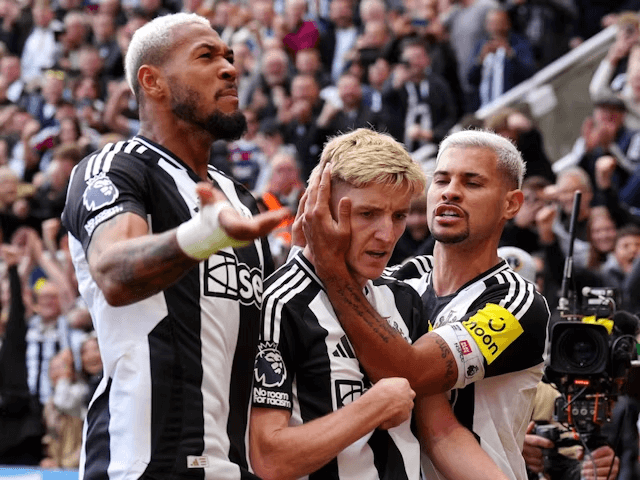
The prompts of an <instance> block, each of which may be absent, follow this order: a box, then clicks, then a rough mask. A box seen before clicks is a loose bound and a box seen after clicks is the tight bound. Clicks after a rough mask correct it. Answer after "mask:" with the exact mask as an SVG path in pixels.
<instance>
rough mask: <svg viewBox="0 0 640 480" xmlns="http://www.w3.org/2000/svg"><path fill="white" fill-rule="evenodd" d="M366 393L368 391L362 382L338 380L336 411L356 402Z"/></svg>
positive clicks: (336, 385) (336, 382)
mask: <svg viewBox="0 0 640 480" xmlns="http://www.w3.org/2000/svg"><path fill="white" fill-rule="evenodd" d="M364 392H366V389H365V388H364V383H362V381H360V380H336V381H335V393H336V409H338V408H342V407H344V406H345V405H349V404H350V403H353V402H355V401H356V400H357V399H358V398H360V397H361V396H362V395H363V394H364Z"/></svg>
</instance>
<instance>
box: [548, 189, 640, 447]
mask: <svg viewBox="0 0 640 480" xmlns="http://www.w3.org/2000/svg"><path fill="white" fill-rule="evenodd" d="M579 205H580V192H576V194H575V198H574V204H573V212H572V216H571V224H570V235H571V243H570V250H569V255H568V256H567V259H566V262H565V269H564V275H563V281H562V287H561V288H562V290H561V296H560V301H559V305H558V311H559V312H560V315H561V318H562V320H561V321H558V322H556V323H555V324H554V325H553V326H552V328H551V333H550V338H549V341H550V350H549V352H548V353H549V355H548V357H547V362H546V368H545V377H546V379H547V380H548V381H549V382H550V383H553V384H554V385H555V387H556V388H557V390H558V391H559V392H560V394H561V395H560V396H559V397H558V398H557V399H556V403H555V409H554V420H556V421H557V422H559V423H561V424H564V425H565V426H567V428H568V429H569V430H572V431H574V432H575V433H577V434H578V438H579V442H580V443H582V442H584V446H586V447H587V448H589V449H594V448H597V447H599V446H601V445H603V444H605V442H604V438H603V437H602V435H601V430H600V429H601V427H602V425H604V424H605V423H607V422H609V421H610V420H611V414H612V410H613V406H614V404H615V401H616V400H617V398H618V396H619V395H620V394H622V393H624V388H625V383H626V381H627V378H628V373H629V369H630V367H631V362H632V360H634V359H635V358H636V357H637V354H636V339H635V334H636V329H637V328H638V324H637V322H638V320H637V317H635V316H634V315H631V314H630V313H627V312H624V311H616V306H617V305H618V304H619V294H618V292H617V291H616V290H615V289H613V288H594V287H584V288H583V289H582V292H581V293H582V302H581V304H580V305H578V300H577V298H578V296H577V295H576V292H575V289H574V290H571V289H570V288H569V284H570V282H571V281H572V267H573V265H572V262H573V241H574V238H575V222H576V218H577V216H578V209H579Z"/></svg>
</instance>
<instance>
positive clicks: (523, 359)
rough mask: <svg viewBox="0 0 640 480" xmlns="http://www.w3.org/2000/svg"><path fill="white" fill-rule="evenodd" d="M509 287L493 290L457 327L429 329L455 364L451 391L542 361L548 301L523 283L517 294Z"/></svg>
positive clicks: (526, 283) (502, 286) (483, 297)
mask: <svg viewBox="0 0 640 480" xmlns="http://www.w3.org/2000/svg"><path fill="white" fill-rule="evenodd" d="M523 282H524V281H523ZM505 287H506V288H508V289H509V291H506V288H505ZM520 287H523V285H522V284H520ZM513 288H514V287H513V285H511V286H509V283H504V284H500V285H498V286H497V287H496V288H494V289H493V290H494V292H493V293H491V294H489V295H483V296H482V298H481V299H480V300H479V301H478V302H476V303H475V305H474V306H473V307H472V308H471V309H470V310H469V313H467V314H466V315H465V316H464V317H463V318H462V319H461V320H460V321H459V322H454V323H450V324H447V325H443V326H441V327H438V328H437V329H436V330H434V332H435V333H437V334H438V335H439V336H441V337H442V338H443V339H444V340H445V341H446V342H447V344H448V345H449V348H450V349H451V351H452V352H453V353H454V357H455V358H456V362H457V363H458V381H457V383H456V385H455V388H463V387H464V386H466V385H468V384H469V383H473V382H475V381H477V380H480V379H482V378H486V377H493V376H497V375H503V374H506V373H511V372H516V371H520V370H525V369H527V368H531V367H533V366H535V365H538V364H541V363H542V362H543V355H544V351H545V344H546V342H547V324H548V322H549V316H550V312H549V308H548V306H547V302H546V300H545V299H544V297H542V295H540V294H539V293H538V292H536V291H535V290H534V287H533V285H532V284H530V283H528V282H524V288H523V289H522V291H521V295H518V294H517V292H512V291H511V290H513ZM510 298H512V299H513V300H509V299H510Z"/></svg>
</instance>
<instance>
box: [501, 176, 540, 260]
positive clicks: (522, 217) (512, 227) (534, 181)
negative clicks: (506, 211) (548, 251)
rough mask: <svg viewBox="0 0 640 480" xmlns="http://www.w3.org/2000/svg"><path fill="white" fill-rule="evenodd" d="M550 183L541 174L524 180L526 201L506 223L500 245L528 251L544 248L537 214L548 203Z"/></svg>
mask: <svg viewBox="0 0 640 480" xmlns="http://www.w3.org/2000/svg"><path fill="white" fill-rule="evenodd" d="M550 184H551V182H549V180H548V179H546V178H544V177H540V176H533V177H527V178H526V179H525V180H524V181H523V182H522V188H521V190H522V193H523V194H524V202H523V203H522V207H520V210H519V211H518V213H517V214H516V216H515V217H513V219H511V220H510V221H508V222H507V223H506V224H505V226H504V230H503V231H502V237H501V238H500V246H513V247H519V248H521V249H523V250H524V251H526V252H528V253H534V252H537V251H539V250H541V249H542V245H541V244H540V238H539V236H538V230H537V225H536V216H537V214H538V212H539V211H540V209H542V207H544V206H545V205H546V203H547V199H546V198H545V192H544V189H545V188H546V187H548V186H549V185H550Z"/></svg>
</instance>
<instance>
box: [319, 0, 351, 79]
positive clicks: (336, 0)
mask: <svg viewBox="0 0 640 480" xmlns="http://www.w3.org/2000/svg"><path fill="white" fill-rule="evenodd" d="M322 30H323V32H322V36H321V37H320V40H321V41H320V43H319V45H318V46H319V48H320V53H321V57H322V63H323V65H324V68H325V70H326V71H328V72H331V80H332V81H333V83H336V82H337V81H338V79H339V78H340V75H341V74H342V73H343V72H344V70H345V69H346V66H347V53H348V52H349V51H350V50H351V49H352V48H353V47H354V45H355V44H356V39H357V37H358V29H357V27H356V25H355V23H354V11H353V3H352V2H351V0H332V1H331V3H330V5H329V18H328V19H323V21H322Z"/></svg>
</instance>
